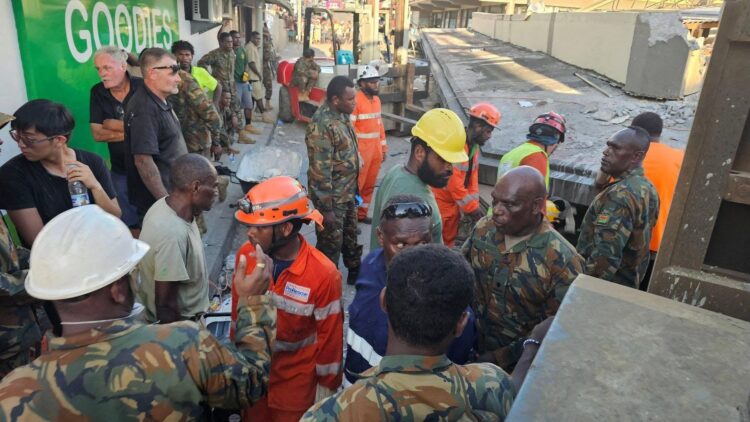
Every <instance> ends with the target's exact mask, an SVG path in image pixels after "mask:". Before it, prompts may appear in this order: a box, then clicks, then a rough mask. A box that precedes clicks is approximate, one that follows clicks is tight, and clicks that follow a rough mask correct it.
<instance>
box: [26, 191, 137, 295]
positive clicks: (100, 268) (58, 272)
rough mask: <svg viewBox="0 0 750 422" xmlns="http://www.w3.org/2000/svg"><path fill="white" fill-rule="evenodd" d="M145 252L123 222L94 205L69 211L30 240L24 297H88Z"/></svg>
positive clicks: (134, 264)
mask: <svg viewBox="0 0 750 422" xmlns="http://www.w3.org/2000/svg"><path fill="white" fill-rule="evenodd" d="M148 250H149V246H148V244H146V243H145V242H142V241H140V240H136V239H133V236H132V235H131V234H130V230H128V227H127V226H126V225H125V223H123V222H122V221H120V219H118V218H116V217H115V216H113V215H111V214H108V213H107V212H105V211H104V210H102V209H101V208H99V207H98V206H97V205H84V206H81V207H76V208H73V209H70V210H68V211H65V212H64V213H62V214H60V215H58V216H57V217H55V218H53V219H52V220H51V221H50V222H49V223H47V224H46V225H45V226H44V228H43V229H42V231H40V232H39V235H37V237H36V239H35V240H34V244H33V245H32V247H31V258H30V260H29V264H30V269H29V273H28V275H27V276H26V292H27V293H28V294H29V295H31V296H32V297H35V298H37V299H43V300H63V299H71V298H74V297H78V296H82V295H85V294H86V293H91V292H93V291H95V290H99V289H101V288H102V287H105V286H108V285H110V284H112V283H113V282H115V281H117V280H119V279H120V278H121V277H122V276H124V275H126V274H127V273H129V272H130V271H131V270H132V269H133V268H135V266H136V265H137V264H138V262H139V261H140V260H141V258H143V256H144V255H146V252H148Z"/></svg>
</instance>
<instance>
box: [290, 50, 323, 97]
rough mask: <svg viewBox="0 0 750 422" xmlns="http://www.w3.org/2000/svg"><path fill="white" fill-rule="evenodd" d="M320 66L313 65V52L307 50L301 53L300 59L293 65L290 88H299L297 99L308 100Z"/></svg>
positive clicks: (316, 80) (316, 81)
mask: <svg viewBox="0 0 750 422" xmlns="http://www.w3.org/2000/svg"><path fill="white" fill-rule="evenodd" d="M319 75H320V66H318V64H317V63H315V50H313V49H312V48H308V49H307V50H305V51H303V52H302V57H301V58H300V59H299V60H297V61H296V62H295V63H294V68H293V69H292V81H291V82H292V86H296V87H297V88H299V99H300V100H301V101H306V100H309V99H310V90H312V89H313V87H314V86H315V84H317V83H318V76H319Z"/></svg>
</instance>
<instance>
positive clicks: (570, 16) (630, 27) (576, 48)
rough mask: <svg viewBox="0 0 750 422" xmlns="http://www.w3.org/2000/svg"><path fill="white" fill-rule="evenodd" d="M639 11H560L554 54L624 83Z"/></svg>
mask: <svg viewBox="0 0 750 422" xmlns="http://www.w3.org/2000/svg"><path fill="white" fill-rule="evenodd" d="M637 18H638V13H628V12H620V13H597V12H592V13H557V14H556V17H555V20H554V27H553V34H552V50H551V51H550V52H549V54H550V55H552V56H554V57H556V58H558V59H560V60H562V61H565V62H568V63H571V64H574V65H576V66H578V67H582V68H584V69H591V70H594V71H596V72H598V73H601V74H602V75H605V76H607V77H609V78H610V79H612V80H614V81H616V82H619V83H622V84H624V83H625V82H626V81H627V76H628V63H629V62H630V50H631V47H632V45H633V34H634V32H635V25H636V20H637Z"/></svg>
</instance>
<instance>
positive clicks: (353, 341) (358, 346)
mask: <svg viewBox="0 0 750 422" xmlns="http://www.w3.org/2000/svg"><path fill="white" fill-rule="evenodd" d="M346 347H348V348H350V349H352V350H354V351H355V352H357V353H359V355H360V356H362V359H364V360H366V361H367V363H369V364H370V366H378V365H379V364H380V360H381V359H383V357H382V356H380V355H379V354H377V353H376V352H375V350H374V349H373V348H372V346H370V343H368V342H367V340H365V339H363V338H362V337H360V336H359V334H357V333H355V332H354V330H352V329H351V328H349V329H347V330H346Z"/></svg>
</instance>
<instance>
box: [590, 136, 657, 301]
mask: <svg viewBox="0 0 750 422" xmlns="http://www.w3.org/2000/svg"><path fill="white" fill-rule="evenodd" d="M649 141H650V140H649V134H648V132H646V131H645V130H644V129H642V128H640V127H636V126H630V127H628V128H626V129H623V130H621V131H619V132H617V133H615V134H614V135H612V137H611V138H609V139H608V140H607V148H605V149H604V153H603V154H602V162H601V171H602V172H604V173H607V174H609V175H610V176H611V177H612V179H611V182H610V183H609V184H607V185H605V186H604V188H603V190H602V191H601V192H600V193H599V194H598V195H597V196H596V198H594V201H593V202H592V203H591V206H590V207H589V209H588V210H587V211H586V215H585V216H584V217H583V223H582V224H581V234H580V236H579V238H578V252H580V254H581V255H582V256H583V257H584V258H585V259H586V268H585V271H584V272H585V273H586V274H588V275H591V276H594V277H598V278H602V279H604V280H608V281H612V282H614V283H618V284H622V285H625V286H629V287H634V288H636V289H637V288H638V287H639V285H640V283H641V281H643V276H644V275H645V273H646V269H647V268H648V261H649V256H650V252H649V243H650V242H651V230H652V228H653V227H654V225H655V224H656V219H657V216H658V214H659V197H658V196H657V194H656V189H654V186H653V185H652V184H651V182H649V181H648V179H646V177H645V176H644V172H643V166H642V163H643V158H644V157H645V156H646V152H647V151H648V147H649Z"/></svg>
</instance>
